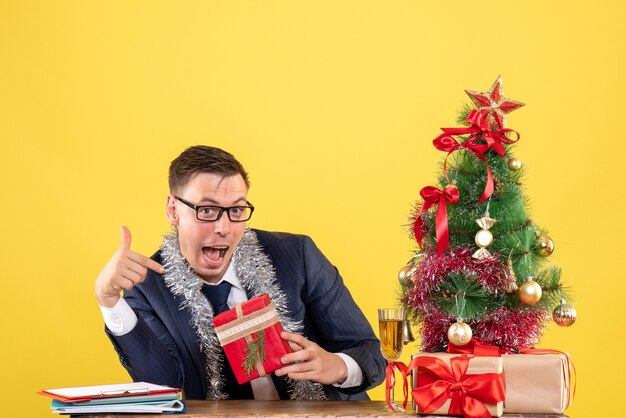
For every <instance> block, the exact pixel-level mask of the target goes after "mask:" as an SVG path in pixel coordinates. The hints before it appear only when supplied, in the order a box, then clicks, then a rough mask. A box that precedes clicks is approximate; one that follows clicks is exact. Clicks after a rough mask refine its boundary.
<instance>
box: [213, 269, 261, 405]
mask: <svg viewBox="0 0 626 418" xmlns="http://www.w3.org/2000/svg"><path fill="white" fill-rule="evenodd" d="M231 286H232V285H231V284H230V283H228V282H226V281H223V282H222V283H220V284H218V285H217V286H210V285H204V286H202V293H204V295H205V296H206V297H207V299H209V302H210V303H211V305H212V306H213V316H214V317H215V316H217V315H218V314H220V313H222V312H224V311H227V310H228V309H229V308H228V303H227V302H228V295H229V294H230V288H231ZM222 356H223V357H224V365H223V367H222V375H223V377H224V392H226V393H228V398H229V399H254V394H253V393H252V386H250V383H244V384H243V385H240V384H239V383H238V382H237V379H236V378H235V374H234V373H233V370H232V369H231V367H230V363H229V362H228V359H227V358H226V354H225V353H224V349H222Z"/></svg>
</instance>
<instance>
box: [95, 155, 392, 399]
mask: <svg viewBox="0 0 626 418" xmlns="http://www.w3.org/2000/svg"><path fill="white" fill-rule="evenodd" d="M169 185H170V195H169V196H168V197H167V206H166V212H167V218H168V220H169V222H170V224H171V225H172V226H173V229H174V231H173V232H172V233H171V234H170V235H168V236H166V237H165V239H164V241H163V244H162V245H161V248H160V250H159V251H157V253H156V254H154V255H153V256H152V257H151V258H148V257H145V256H143V255H141V254H138V253H135V252H133V251H132V250H131V249H130V244H131V235H130V232H129V230H128V229H127V228H125V227H122V243H121V246H120V248H119V249H118V251H117V252H116V253H115V254H114V255H113V257H112V258H111V260H110V261H109V263H108V264H107V265H106V266H105V268H104V269H103V270H102V271H101V272H100V274H99V275H98V278H97V279H96V284H95V293H96V297H97V299H98V302H99V304H100V307H101V309H102V313H103V316H104V319H105V323H106V332H107V334H108V336H109V337H110V339H111V341H112V342H113V345H114V347H115V349H116V351H117V352H118V355H119V358H120V362H121V363H122V365H123V366H124V367H125V368H126V369H127V370H128V372H129V373H130V375H131V377H132V378H133V379H134V380H135V381H149V382H152V383H157V384H164V385H168V386H173V387H180V388H183V392H184V396H185V397H186V398H187V399H227V398H228V399H252V398H254V399H279V398H280V399H368V398H367V394H366V393H365V390H367V389H369V388H372V387H374V386H376V385H378V384H379V383H380V382H381V381H382V380H383V378H384V374H385V373H384V370H385V360H384V359H383V358H382V356H381V354H380V345H379V342H378V340H377V339H376V337H375V335H374V333H373V331H372V329H371V327H370V325H369V324H368V322H367V320H366V319H365V317H364V316H363V314H362V312H361V311H360V309H359V308H358V306H357V305H356V304H355V302H354V300H353V299H352V297H351V296H350V293H349V292H348V290H347V289H346V287H345V286H344V284H343V281H342V279H341V276H339V274H338V272H337V269H336V268H335V267H333V266H332V265H331V264H330V262H329V261H328V260H327V259H326V258H325V257H324V256H323V255H322V253H321V252H320V251H319V250H318V249H317V247H316V246H315V244H314V243H313V241H311V239H310V238H308V237H306V236H301V235H292V234H285V233H271V232H266V231H260V230H253V229H246V224H245V221H247V220H248V219H249V218H250V216H251V215H252V212H253V211H254V207H253V206H252V204H250V203H249V202H248V200H247V193H248V188H249V182H248V174H247V173H246V171H245V170H244V168H243V167H242V166H241V164H240V163H239V162H238V161H237V160H236V159H235V158H234V157H233V156H232V155H231V154H229V153H227V152H225V151H223V150H221V149H218V148H213V147H206V146H195V147H191V148H189V149H187V150H185V151H184V152H183V153H182V154H181V155H180V156H179V157H178V158H176V159H175V160H174V161H173V162H172V164H171V166H170V173H169ZM122 289H124V297H123V298H122V297H121V296H120V292H121V290H122ZM262 293H267V294H269V296H270V298H271V299H272V301H273V302H274V304H275V306H276V309H277V311H278V316H279V319H280V322H281V323H282V325H283V327H284V328H285V330H286V332H283V333H282V335H281V337H282V338H283V339H284V340H286V341H288V342H289V344H290V345H291V347H292V349H293V352H292V353H289V354H286V355H284V356H283V357H282V358H281V363H282V364H284V365H285V366H284V367H282V368H280V369H278V370H277V371H276V372H275V373H274V374H273V375H271V376H266V377H261V378H258V379H255V380H253V381H252V382H251V383H249V384H245V385H239V384H237V382H236V380H235V379H234V376H233V373H232V369H231V368H230V366H229V364H228V361H226V360H225V356H224V352H223V350H222V348H221V347H220V345H219V342H218V340H217V337H216V335H215V331H214V329H213V321H212V320H213V316H214V315H215V314H217V313H219V312H221V311H223V310H225V309H228V308H232V307H234V306H235V305H237V304H238V303H241V302H244V301H246V300H248V299H249V298H252V297H255V296H257V295H259V294H262Z"/></svg>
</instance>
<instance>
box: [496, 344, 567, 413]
mask: <svg viewBox="0 0 626 418" xmlns="http://www.w3.org/2000/svg"><path fill="white" fill-rule="evenodd" d="M526 352H527V353H528V354H509V355H505V356H503V357H502V358H503V360H504V372H505V374H506V400H505V401H504V410H505V412H506V413H507V414H511V413H515V414H533V413H537V414H561V413H563V411H564V410H565V409H567V407H568V406H569V405H570V404H571V402H572V398H573V396H574V389H573V376H574V364H573V363H572V361H571V358H570V357H569V355H568V354H567V353H561V352H558V351H556V350H540V349H538V350H527V351H526Z"/></svg>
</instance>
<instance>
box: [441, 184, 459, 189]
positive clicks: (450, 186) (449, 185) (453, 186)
mask: <svg viewBox="0 0 626 418" xmlns="http://www.w3.org/2000/svg"><path fill="white" fill-rule="evenodd" d="M447 188H452V189H456V190H457V191H458V190H459V188H458V187H457V186H456V184H454V183H448V184H446V187H444V189H447Z"/></svg>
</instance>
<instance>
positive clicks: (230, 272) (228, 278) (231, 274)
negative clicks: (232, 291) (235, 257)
mask: <svg viewBox="0 0 626 418" xmlns="http://www.w3.org/2000/svg"><path fill="white" fill-rule="evenodd" d="M202 282H203V283H204V284H206V285H209V286H217V285H218V284H220V283H222V282H228V283H230V284H231V285H232V286H233V287H236V288H237V289H239V290H243V291H244V292H245V289H244V288H243V286H242V285H241V282H240V281H239V277H237V273H235V264H234V263H233V261H232V258H231V260H230V264H228V268H227V269H226V271H225V272H224V275H223V276H222V278H221V279H220V280H219V281H218V282H217V283H209V282H207V281H206V280H202Z"/></svg>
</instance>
